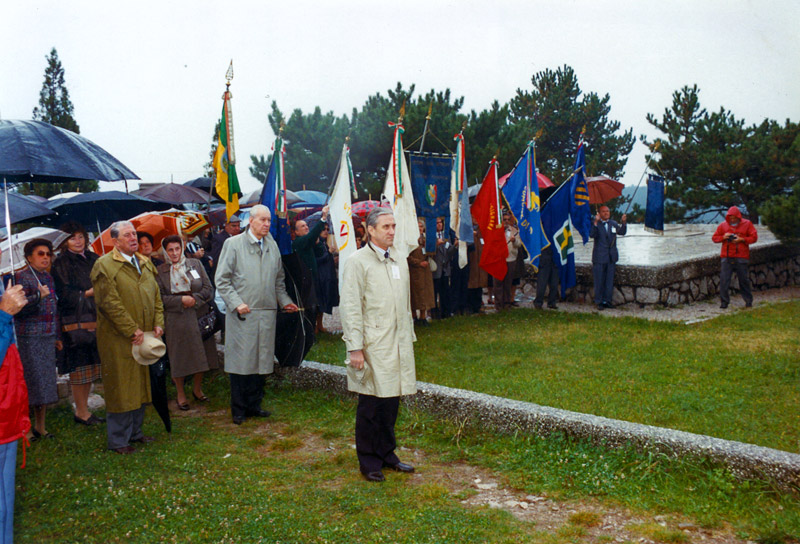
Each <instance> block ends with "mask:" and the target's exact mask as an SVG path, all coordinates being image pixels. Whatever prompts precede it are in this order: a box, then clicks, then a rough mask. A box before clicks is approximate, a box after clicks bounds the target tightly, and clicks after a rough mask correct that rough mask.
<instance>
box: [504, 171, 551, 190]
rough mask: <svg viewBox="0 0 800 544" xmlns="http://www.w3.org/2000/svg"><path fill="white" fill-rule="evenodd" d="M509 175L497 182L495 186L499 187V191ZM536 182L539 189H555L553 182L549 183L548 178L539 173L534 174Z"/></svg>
mask: <svg viewBox="0 0 800 544" xmlns="http://www.w3.org/2000/svg"><path fill="white" fill-rule="evenodd" d="M510 175H511V172H509V173H508V174H506V175H505V176H503V177H502V178H500V179H498V180H497V184H498V185H499V186H500V188H501V189H502V188H503V186H504V185H505V184H506V181H507V180H508V176H510ZM536 181H537V182H538V183H539V189H546V188H547V187H555V185H554V184H553V182H552V181H550V178H548V177H547V176H545V175H544V174H542V173H541V172H536Z"/></svg>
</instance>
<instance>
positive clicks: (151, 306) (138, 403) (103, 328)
mask: <svg viewBox="0 0 800 544" xmlns="http://www.w3.org/2000/svg"><path fill="white" fill-rule="evenodd" d="M109 230H110V232H111V239H112V240H113V242H114V249H113V250H112V251H111V253H106V254H105V255H103V256H102V257H100V258H99V259H98V260H97V262H96V263H95V264H94V266H93V267H92V273H91V279H92V288H93V289H94V299H95V301H96V302H97V350H98V351H99V352H100V363H101V368H102V373H103V389H104V392H105V397H106V399H105V400H106V411H107V421H106V432H107V434H108V449H110V450H112V451H115V452H117V453H123V454H125V453H133V452H135V451H136V450H135V449H134V448H133V446H131V444H130V443H131V442H152V440H153V438H151V437H149V436H144V434H143V433H142V423H143V422H144V410H145V404H147V403H149V402H151V400H152V399H151V395H150V370H149V369H148V368H147V367H146V366H143V365H140V364H138V363H137V362H136V360H135V359H134V358H133V354H132V351H131V350H132V347H133V345H139V344H141V343H142V341H143V339H144V331H153V334H154V335H155V336H156V338H159V337H161V335H162V334H164V307H163V306H162V304H161V293H160V292H159V290H158V284H157V283H156V273H157V272H156V267H155V266H153V263H152V262H150V259H148V258H147V257H145V256H144V255H142V254H141V253H138V252H137V251H136V250H137V249H138V248H139V242H138V240H137V237H136V229H135V228H134V227H133V225H132V224H131V223H130V222H128V221H118V222H116V223H114V224H113V225H111V228H110V229H109Z"/></svg>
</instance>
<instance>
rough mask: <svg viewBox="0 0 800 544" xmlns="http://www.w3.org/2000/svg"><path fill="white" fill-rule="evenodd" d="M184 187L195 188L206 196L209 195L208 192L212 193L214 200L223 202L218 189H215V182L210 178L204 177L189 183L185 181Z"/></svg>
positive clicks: (191, 180)
mask: <svg viewBox="0 0 800 544" xmlns="http://www.w3.org/2000/svg"><path fill="white" fill-rule="evenodd" d="M183 185H186V186H187V187H194V188H195V189H200V190H201V191H203V192H205V193H206V194H208V192H209V191H211V196H212V197H213V198H216V199H219V200H222V198H221V197H220V196H219V194H217V189H216V187H214V180H213V179H211V178H209V177H206V176H203V177H200V178H195V179H190V180H189V181H184V182H183Z"/></svg>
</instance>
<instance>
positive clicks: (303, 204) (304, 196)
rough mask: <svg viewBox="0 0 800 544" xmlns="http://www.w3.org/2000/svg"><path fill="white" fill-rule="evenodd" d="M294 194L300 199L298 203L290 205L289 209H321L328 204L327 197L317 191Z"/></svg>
mask: <svg viewBox="0 0 800 544" xmlns="http://www.w3.org/2000/svg"><path fill="white" fill-rule="evenodd" d="M295 194H296V195H297V196H298V198H300V202H297V203H295V204H292V205H291V206H290V208H309V207H313V206H320V207H322V206H324V205H325V204H327V203H328V195H326V194H325V193H321V192H319V191H297V192H296V193H295Z"/></svg>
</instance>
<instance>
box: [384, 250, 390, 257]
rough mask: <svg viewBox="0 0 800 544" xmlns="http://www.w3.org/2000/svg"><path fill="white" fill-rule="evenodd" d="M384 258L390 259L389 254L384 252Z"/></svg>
mask: <svg viewBox="0 0 800 544" xmlns="http://www.w3.org/2000/svg"><path fill="white" fill-rule="evenodd" d="M383 258H384V259H388V258H389V252H388V251H386V252H384V254H383Z"/></svg>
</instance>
